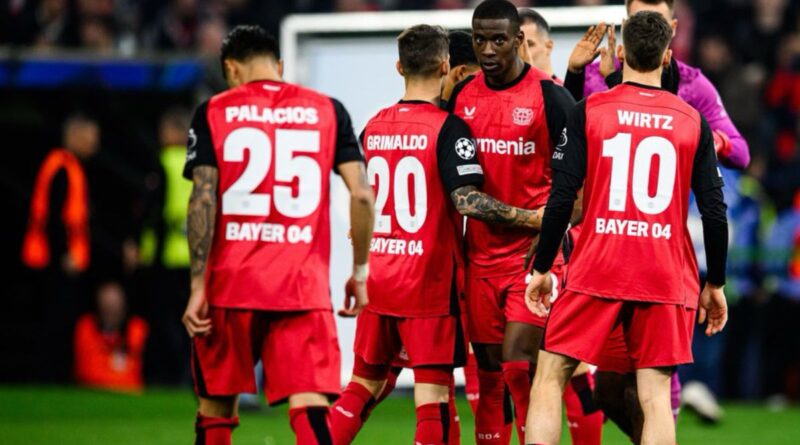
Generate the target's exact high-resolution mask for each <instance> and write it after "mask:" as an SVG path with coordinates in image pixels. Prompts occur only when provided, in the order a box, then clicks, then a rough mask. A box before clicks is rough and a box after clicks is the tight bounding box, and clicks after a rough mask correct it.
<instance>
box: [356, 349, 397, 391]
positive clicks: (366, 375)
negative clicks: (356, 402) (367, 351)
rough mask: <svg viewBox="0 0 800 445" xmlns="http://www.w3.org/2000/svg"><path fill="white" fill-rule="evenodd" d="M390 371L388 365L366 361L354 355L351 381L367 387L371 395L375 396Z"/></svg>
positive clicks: (381, 388)
mask: <svg viewBox="0 0 800 445" xmlns="http://www.w3.org/2000/svg"><path fill="white" fill-rule="evenodd" d="M390 371H391V367H390V366H389V365H376V364H372V363H367V362H366V361H364V359H363V358H362V357H361V356H359V355H356V356H355V361H354V362H353V381H354V382H356V383H358V384H360V385H361V386H363V387H365V388H367V390H369V392H371V393H372V395H373V396H375V397H377V396H378V394H380V392H381V391H382V390H383V387H384V385H385V384H386V380H387V379H388V377H389V372H390Z"/></svg>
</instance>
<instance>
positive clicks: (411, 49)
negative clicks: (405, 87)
mask: <svg viewBox="0 0 800 445" xmlns="http://www.w3.org/2000/svg"><path fill="white" fill-rule="evenodd" d="M448 47H449V39H448V38H447V31H445V30H444V28H442V27H441V26H431V25H416V26H412V27H411V28H408V29H406V30H405V31H403V32H402V33H400V35H399V36H398V37H397V50H398V53H399V54H400V66H402V67H403V73H404V74H405V75H406V76H422V77H426V76H430V75H432V74H434V73H436V71H437V70H438V69H439V67H440V66H441V65H442V62H444V61H445V59H447V54H448Z"/></svg>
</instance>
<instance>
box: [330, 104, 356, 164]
mask: <svg viewBox="0 0 800 445" xmlns="http://www.w3.org/2000/svg"><path fill="white" fill-rule="evenodd" d="M331 102H333V110H334V112H335V113H336V154H335V155H334V162H333V165H334V170H336V172H337V173H338V172H339V171H338V169H337V168H336V167H337V166H338V165H339V164H344V163H345V162H351V161H361V162H364V154H363V153H361V148H360V147H359V146H358V139H356V135H355V133H354V132H353V121H352V120H351V119H350V113H348V112H347V109H345V107H344V105H342V103H341V102H339V101H338V100H336V99H333V98H331Z"/></svg>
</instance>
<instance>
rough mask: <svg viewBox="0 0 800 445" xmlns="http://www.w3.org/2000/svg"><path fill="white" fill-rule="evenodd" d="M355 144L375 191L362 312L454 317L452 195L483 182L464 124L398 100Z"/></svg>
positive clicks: (457, 236)
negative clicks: (361, 151)
mask: <svg viewBox="0 0 800 445" xmlns="http://www.w3.org/2000/svg"><path fill="white" fill-rule="evenodd" d="M361 141H362V145H363V147H364V155H365V157H366V159H367V176H368V177H369V182H370V184H371V185H372V187H373V188H374V190H375V230H374V235H373V236H374V238H373V240H372V246H371V249H370V276H369V280H368V281H367V289H368V291H369V299H370V301H369V306H367V309H369V310H371V311H374V312H377V313H380V314H384V315H393V316H398V317H432V316H444V315H451V314H457V313H458V295H457V288H460V287H461V286H459V283H457V282H456V281H457V274H456V270H457V268H458V267H463V259H462V256H463V252H462V251H461V246H462V243H463V239H462V232H463V223H462V222H463V217H462V216H461V215H460V214H459V213H458V212H457V211H456V209H455V206H454V205H453V204H452V202H451V199H450V192H451V191H453V190H455V189H457V188H459V187H463V186H465V185H480V183H481V182H482V180H483V175H482V170H481V166H480V164H478V162H477V160H476V159H475V145H474V142H473V141H472V139H471V135H470V133H469V128H468V127H467V125H466V124H464V122H463V121H461V120H460V119H458V118H457V117H455V116H453V115H451V114H449V113H447V112H446V111H443V110H441V109H440V108H439V107H437V106H435V105H433V104H431V103H428V102H422V101H401V102H400V103H398V104H396V105H393V106H390V107H388V108H385V109H383V110H381V111H380V112H378V114H377V115H375V116H374V117H373V118H372V119H370V121H369V122H368V123H367V126H366V128H365V129H364V132H363V133H362V135H361ZM431 340H432V341H433V339H431Z"/></svg>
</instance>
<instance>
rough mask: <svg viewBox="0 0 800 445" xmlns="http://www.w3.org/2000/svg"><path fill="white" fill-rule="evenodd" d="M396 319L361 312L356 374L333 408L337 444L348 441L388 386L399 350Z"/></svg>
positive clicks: (359, 428)
mask: <svg viewBox="0 0 800 445" xmlns="http://www.w3.org/2000/svg"><path fill="white" fill-rule="evenodd" d="M395 322H396V321H395V319H393V318H392V317H385V316H382V315H380V314H376V313H374V312H372V311H370V310H364V311H362V312H361V314H359V316H358V319H357V324H356V337H355V343H354V351H355V360H354V363H353V377H352V378H351V380H350V383H348V384H347V387H346V388H345V389H344V391H342V394H341V397H339V399H337V400H336V403H334V405H333V408H332V411H331V412H332V414H331V415H332V427H333V428H332V429H333V436H334V440H335V443H336V444H337V445H345V444H349V443H351V442H352V441H353V439H354V438H355V436H356V434H358V432H359V431H360V430H361V427H362V426H363V425H364V422H366V421H367V419H368V418H369V415H370V414H371V413H372V410H373V409H374V407H375V405H376V404H377V403H378V400H383V399H384V398H385V397H386V396H388V394H389V392H391V390H387V385H386V383H387V380H388V379H389V376H390V371H391V367H390V366H389V364H388V363H389V362H390V361H392V360H393V359H394V358H395V357H396V356H397V353H398V352H399V351H400V339H399V337H398V334H397V330H396V327H395Z"/></svg>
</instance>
